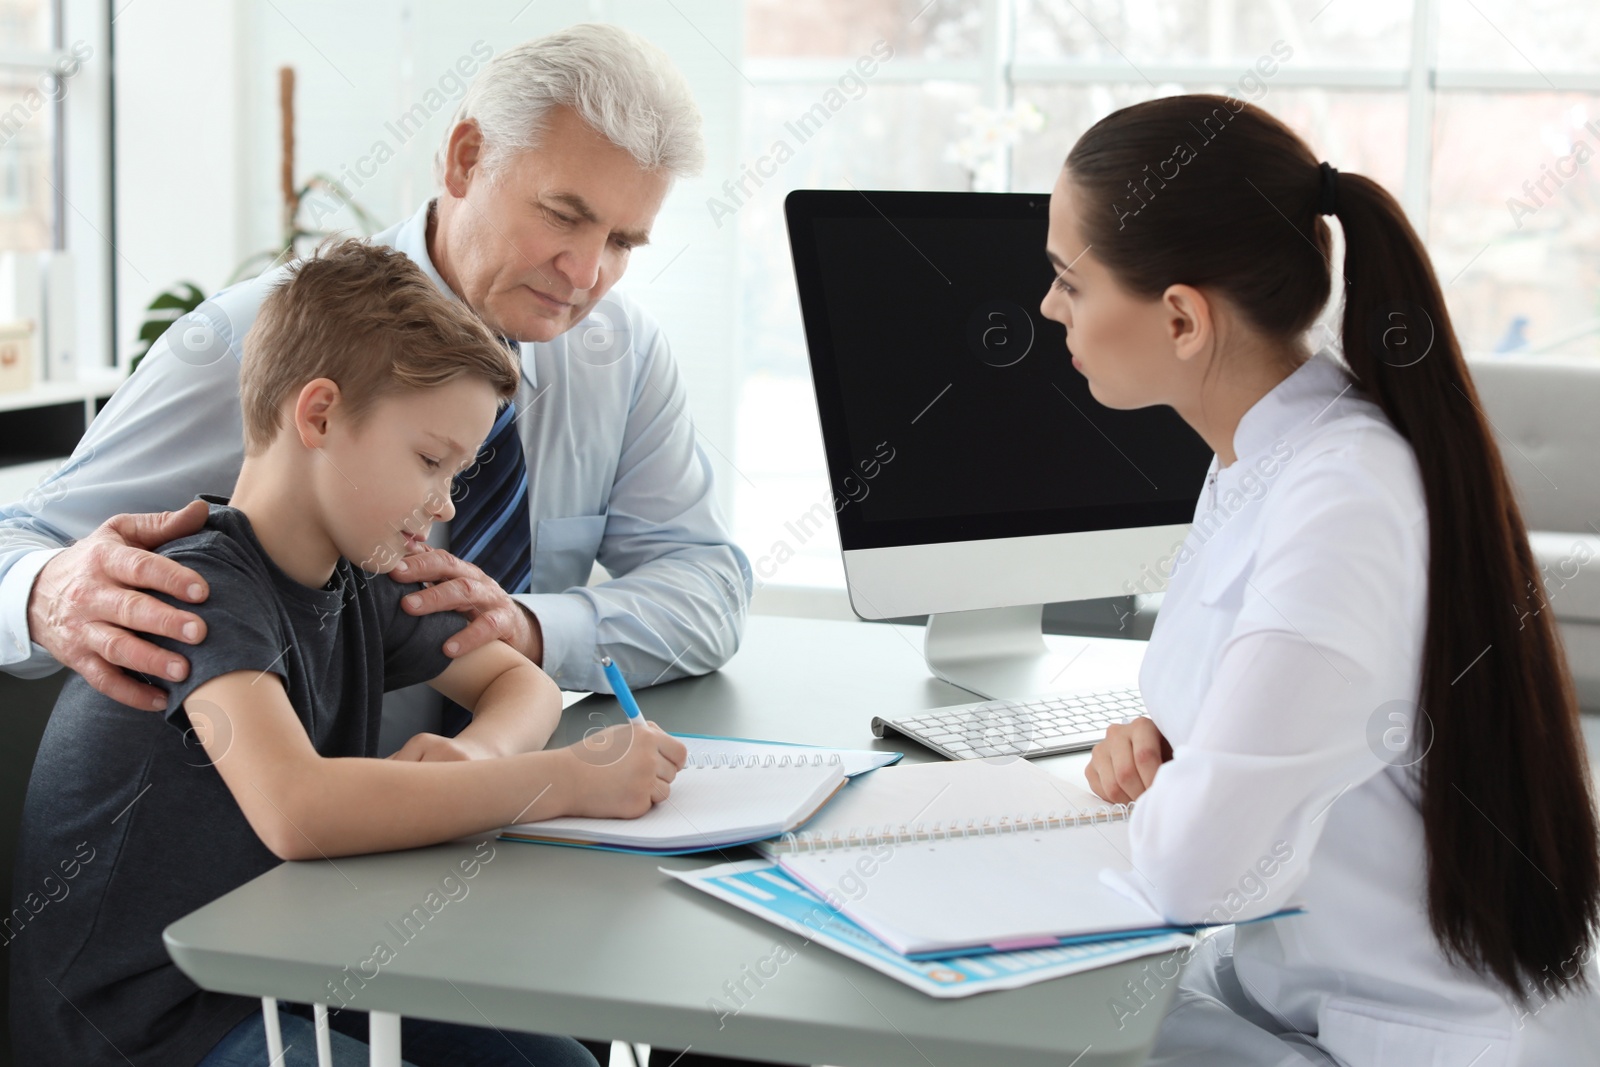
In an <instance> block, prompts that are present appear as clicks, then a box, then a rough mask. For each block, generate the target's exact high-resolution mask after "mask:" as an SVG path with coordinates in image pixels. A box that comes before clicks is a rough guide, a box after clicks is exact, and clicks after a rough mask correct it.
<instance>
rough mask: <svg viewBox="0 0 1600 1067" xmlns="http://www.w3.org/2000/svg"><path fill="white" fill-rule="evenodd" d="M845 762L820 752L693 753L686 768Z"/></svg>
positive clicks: (802, 765) (782, 765)
mask: <svg viewBox="0 0 1600 1067" xmlns="http://www.w3.org/2000/svg"><path fill="white" fill-rule="evenodd" d="M843 762H844V761H843V760H842V759H840V758H839V753H837V752H818V753H814V754H812V755H805V754H801V753H793V754H791V753H788V752H785V753H784V754H782V755H774V754H772V753H770V752H766V753H762V752H692V753H690V754H689V758H688V760H686V761H685V763H684V766H686V767H704V768H707V769H711V770H715V769H717V768H729V769H735V770H748V769H750V768H752V767H828V766H832V765H834V764H838V763H843Z"/></svg>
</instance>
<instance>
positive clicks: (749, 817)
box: [500, 749, 846, 855]
mask: <svg viewBox="0 0 1600 1067" xmlns="http://www.w3.org/2000/svg"><path fill="white" fill-rule="evenodd" d="M845 770H846V765H845V763H844V761H843V760H842V759H841V758H840V754H839V753H837V752H818V753H812V752H807V751H805V750H804V749H799V750H796V751H794V752H783V753H775V752H764V753H749V752H723V751H691V753H690V755H689V760H688V762H687V763H686V764H685V765H684V768H683V769H682V770H681V771H679V772H678V776H677V778H676V779H674V781H673V783H672V794H671V795H670V796H669V797H667V799H666V800H663V801H661V802H660V803H658V804H656V805H654V806H653V807H652V808H651V809H650V810H649V811H647V812H645V813H644V814H643V815H641V816H639V817H638V818H637V819H593V818H584V817H579V816H564V817H562V818H557V819H543V820H540V821H538V822H525V823H518V824H516V825H514V826H507V827H506V828H505V829H503V830H501V831H500V837H501V838H502V839H504V840H508V841H529V842H534V843H538V844H551V845H579V846H585V847H591V848H607V849H613V850H618V851H626V852H651V853H656V854H658V855H675V854H680V853H685V852H704V851H708V850H710V849H717V848H727V847H729V846H732V845H743V844H749V843H750V842H752V841H758V840H760V839H762V838H765V837H772V836H773V835H775V834H782V833H784V832H785V831H787V830H792V829H794V828H795V827H797V826H799V825H801V824H802V823H804V822H805V821H806V820H807V819H810V818H811V817H812V816H813V815H815V814H816V813H817V810H818V809H819V808H821V807H822V806H823V805H824V804H826V803H827V802H828V799H829V798H830V797H832V796H833V795H834V793H836V792H837V791H838V790H839V787H840V786H841V785H842V784H843V783H844V781H845Z"/></svg>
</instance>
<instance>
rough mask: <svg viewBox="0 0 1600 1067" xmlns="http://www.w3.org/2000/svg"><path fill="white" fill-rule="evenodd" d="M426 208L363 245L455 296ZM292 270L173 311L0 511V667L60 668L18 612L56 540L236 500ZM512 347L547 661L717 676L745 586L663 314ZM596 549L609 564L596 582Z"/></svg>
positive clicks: (731, 646)
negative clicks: (272, 309)
mask: <svg viewBox="0 0 1600 1067" xmlns="http://www.w3.org/2000/svg"><path fill="white" fill-rule="evenodd" d="M428 211H429V205H426V204H425V205H423V207H422V208H420V209H419V210H418V211H417V212H416V214H414V215H412V216H411V217H410V218H409V219H407V220H405V221H404V222H401V223H399V224H398V225H396V226H393V227H391V228H390V229H388V230H386V231H384V232H383V233H380V234H378V235H377V236H375V237H373V238H372V240H373V241H374V242H375V243H380V244H386V245H390V246H392V247H394V248H397V249H399V250H400V251H402V252H404V253H405V254H406V255H407V256H409V257H410V258H411V259H412V260H414V261H415V262H416V263H417V264H418V265H419V266H420V267H421V268H422V270H423V272H424V273H426V274H427V275H428V277H430V278H432V279H433V282H434V284H436V285H438V286H439V288H440V289H442V290H444V291H446V292H449V287H448V286H446V285H445V282H444V280H443V279H442V278H441V277H440V276H439V273H438V271H437V270H435V269H434V266H433V262H432V260H431V259H430V258H429V256H428V248H427V219H428ZM286 269H287V268H278V269H277V270H275V271H272V272H270V273H268V274H266V275H263V276H262V277H260V278H256V279H252V280H250V281H245V282H241V283H239V284H237V285H234V286H231V287H229V288H227V289H224V290H223V291H222V292H220V293H217V294H216V295H215V296H213V297H211V298H210V299H209V300H207V301H206V302H205V303H204V304H203V305H201V307H200V308H198V309H196V311H195V312H194V313H192V314H190V315H187V316H185V317H183V318H182V319H179V320H178V321H177V322H176V323H174V324H173V326H172V327H171V328H170V329H168V330H167V332H166V333H165V334H163V335H162V337H161V339H160V340H158V341H157V342H156V343H155V345H154V346H152V347H151V349H150V352H149V354H148V355H147V356H146V357H145V359H144V360H143V362H142V363H141V364H140V366H139V369H138V371H137V372H136V373H135V374H133V375H132V376H131V377H130V378H129V379H128V381H127V382H125V383H123V385H122V386H121V387H120V388H119V389H118V390H117V391H116V393H115V395H113V396H112V397H111V399H110V401H109V402H108V403H107V404H106V406H105V408H104V409H103V410H102V411H101V412H100V414H99V415H98V416H97V417H96V418H95V420H94V421H93V423H92V424H91V425H90V426H89V430H88V432H87V433H86V434H85V435H84V437H83V439H82V441H81V442H79V444H78V447H77V449H76V451H75V452H74V453H73V455H72V457H71V459H70V460H69V461H68V462H67V463H66V464H65V465H64V466H63V467H62V468H61V469H60V470H59V471H57V472H56V473H55V474H53V475H51V476H49V477H47V478H45V479H44V480H42V481H41V482H40V484H39V486H38V487H37V488H35V489H34V490H33V491H32V492H30V493H29V495H28V496H27V497H26V498H24V499H23V500H22V501H21V502H19V503H15V504H11V505H9V506H6V507H3V508H0V669H3V670H5V671H7V672H9V673H11V674H14V675H17V676H18V677H23V678H32V677H41V676H43V675H46V674H49V673H51V672H52V671H54V670H55V669H56V668H57V667H58V666H59V664H57V663H56V661H55V659H54V658H53V657H51V656H50V655H49V653H47V652H46V651H45V650H44V649H43V648H42V647H41V646H40V645H38V644H37V643H36V642H33V641H32V640H31V639H30V635H29V632H28V620H27V602H28V595H29V590H30V589H31V587H32V585H33V582H34V578H35V576H36V575H37V574H38V572H39V569H40V568H41V567H43V566H44V564H45V563H46V562H47V561H48V560H49V559H50V557H51V556H53V555H54V554H55V552H57V551H60V550H61V548H63V547H65V546H66V545H68V544H70V543H72V541H74V540H76V539H78V538H81V537H83V536H85V535H87V534H89V533H91V532H92V531H93V530H94V529H95V528H96V527H97V526H99V525H100V524H101V523H102V522H104V521H105V520H106V519H107V518H109V517H111V516H112V515H115V514H117V513H119V512H154V511H166V510H172V509H177V508H181V507H183V506H184V505H185V504H188V503H189V502H190V501H191V500H193V499H194V498H195V495H196V494H197V493H202V492H212V493H220V494H224V495H231V494H232V492H233V488H234V483H235V481H236V480H237V479H238V475H239V469H240V466H241V465H242V463H243V459H244V437H243V432H244V431H243V423H242V420H241V413H240V408H239V358H240V355H241V353H242V351H243V349H242V346H241V342H242V340H243V338H244V336H245V333H246V332H247V331H248V330H249V328H250V325H251V324H252V323H253V322H254V321H255V316H256V312H257V310H258V308H259V307H260V306H261V301H262V299H263V297H264V296H265V295H266V293H267V292H268V291H269V290H270V288H271V287H272V286H273V285H274V284H275V283H276V282H278V281H280V280H281V279H282V277H283V274H284V271H285V270H286ZM521 349H522V370H523V383H522V386H521V391H520V393H519V395H518V398H517V402H518V404H520V405H521V410H522V411H523V412H524V414H523V415H522V416H521V417H520V418H519V419H518V422H517V426H518V429H519V431H520V435H521V438H522V446H523V449H524V450H525V453H526V456H527V463H528V479H529V484H528V497H527V500H528V521H529V522H530V523H532V524H533V585H532V588H533V592H531V593H526V594H518V595H517V596H516V599H517V600H518V601H519V602H520V603H522V604H524V605H526V606H527V607H528V608H529V609H531V610H532V611H533V613H534V615H535V616H536V617H537V618H538V620H539V625H540V627H541V629H542V630H543V631H544V668H545V670H546V672H547V673H549V675H550V676H551V677H552V678H553V679H555V681H556V682H557V684H559V685H560V686H561V687H562V688H565V689H583V690H591V691H598V692H609V691H610V686H609V685H608V684H607V682H606V680H605V675H604V674H603V672H602V671H601V669H600V667H599V665H598V663H597V662H596V657H597V650H603V651H604V653H605V654H607V655H609V656H611V658H612V659H613V660H615V661H616V662H617V664H618V666H620V667H621V668H622V671H623V674H624V675H625V677H626V678H627V680H628V682H629V684H630V685H635V686H648V685H652V684H654V683H657V682H664V681H669V680H671V679H673V678H677V677H682V676H684V675H691V674H703V673H705V672H707V671H712V670H716V669H717V668H718V667H720V666H721V665H722V664H723V663H724V662H726V661H727V659H728V657H729V656H731V655H732V654H733V653H734V650H735V649H737V648H738V645H739V637H740V634H741V632H742V631H743V627H744V620H745V616H746V613H747V610H748V608H749V603H750V595H751V591H752V583H753V580H752V577H751V572H750V562H749V560H748V558H747V557H746V556H745V554H744V553H743V552H742V551H740V549H739V548H738V547H737V546H736V545H734V544H733V542H732V540H731V539H730V537H729V534H728V529H727V523H726V521H725V520H724V518H723V515H722V513H721V509H720V508H719V506H718V505H717V502H716V497H715V493H714V484H713V483H714V479H713V474H712V469H711V464H710V462H709V461H708V460H707V459H706V454H705V452H704V450H702V449H701V448H700V446H699V444H698V443H697V442H696V440H695V431H694V425H693V423H692V421H691V420H690V417H689V413H688V411H687V407H686V405H687V400H688V398H687V396H686V394H685V390H684V384H683V380H682V378H681V377H680V376H679V374H678V368H677V365H676V363H674V361H673V359H672V354H671V350H670V347H669V345H668V343H667V338H666V336H665V335H664V334H663V332H662V330H661V328H660V326H659V325H658V324H657V323H656V322H655V320H654V319H653V318H651V316H650V315H649V314H647V313H646V312H645V311H644V310H643V309H642V308H640V307H639V305H638V304H636V303H635V302H634V301H633V300H632V299H630V298H629V297H628V296H627V295H625V294H623V293H621V292H618V291H616V290H613V291H612V292H611V293H609V294H608V295H607V296H606V297H605V298H604V299H603V300H601V301H600V302H599V304H597V305H596V307H595V308H594V310H593V311H592V312H591V313H590V315H589V317H588V318H587V319H585V320H584V321H583V322H581V323H579V324H578V325H577V326H575V327H573V328H572V329H571V330H568V331H567V332H566V333H564V334H562V335H561V336H559V337H557V338H555V339H554V340H552V341H548V342H538V343H524V344H523V345H522V346H521ZM429 540H430V543H432V544H434V545H436V546H438V547H441V548H448V547H449V542H448V524H447V523H442V522H439V523H435V524H434V525H433V529H432V535H431V536H430V538H429ZM596 559H598V560H599V562H600V564H601V566H603V567H604V568H605V569H606V571H607V572H608V573H609V574H611V575H614V576H615V577H613V578H611V579H610V580H609V581H605V582H602V583H598V584H596V585H594V586H587V585H586V584H585V583H586V582H587V581H588V578H589V574H590V570H591V568H592V567H593V565H594V563H595V561H596ZM430 692H431V691H430Z"/></svg>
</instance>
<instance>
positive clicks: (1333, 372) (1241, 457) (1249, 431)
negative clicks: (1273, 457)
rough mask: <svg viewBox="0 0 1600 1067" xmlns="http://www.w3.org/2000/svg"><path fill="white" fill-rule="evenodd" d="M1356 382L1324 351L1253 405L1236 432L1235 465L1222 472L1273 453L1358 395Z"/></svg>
mask: <svg viewBox="0 0 1600 1067" xmlns="http://www.w3.org/2000/svg"><path fill="white" fill-rule="evenodd" d="M1354 386H1355V381H1354V379H1352V378H1351V377H1350V374H1349V372H1348V371H1346V370H1345V369H1344V367H1342V366H1341V365H1340V364H1339V363H1338V362H1337V360H1336V358H1335V357H1334V355H1333V353H1332V352H1330V351H1328V350H1327V349H1321V350H1319V351H1318V352H1316V353H1315V354H1313V355H1312V357H1311V358H1310V359H1308V360H1306V361H1305V362H1304V363H1302V364H1301V365H1300V366H1299V367H1298V368H1296V369H1295V371H1294V373H1293V374H1290V375H1289V376H1288V377H1287V378H1285V379H1284V380H1283V381H1281V382H1279V383H1278V384H1277V385H1275V386H1273V388H1272V389H1271V390H1270V391H1269V392H1268V393H1267V394H1266V395H1265V396H1263V397H1262V398H1261V399H1260V400H1257V401H1256V402H1255V403H1254V404H1253V405H1251V407H1250V410H1248V411H1246V412H1245V413H1244V415H1243V417H1242V418H1240V419H1239V425H1238V427H1237V428H1236V429H1235V430H1234V431H1233V453H1234V456H1235V457H1236V458H1235V459H1234V461H1233V463H1231V464H1229V465H1228V466H1227V467H1225V468H1222V472H1223V473H1224V474H1225V473H1226V472H1228V471H1230V470H1232V469H1233V468H1235V467H1240V466H1241V461H1245V462H1244V466H1248V465H1249V462H1248V461H1249V460H1251V459H1252V458H1253V457H1256V456H1259V455H1260V454H1262V453H1264V452H1267V451H1270V450H1271V449H1272V447H1273V446H1274V445H1275V444H1276V443H1277V442H1279V441H1282V440H1284V439H1285V438H1286V437H1287V436H1288V435H1289V434H1290V433H1291V432H1292V431H1294V430H1295V429H1297V428H1299V427H1301V426H1303V425H1305V424H1306V423H1308V422H1312V421H1315V420H1318V419H1321V418H1323V417H1324V413H1325V412H1327V411H1328V409H1329V408H1330V407H1331V406H1332V405H1333V403H1334V402H1335V401H1336V400H1338V399H1341V398H1348V397H1350V396H1351V395H1354V394H1355V393H1356V390H1355V388H1354Z"/></svg>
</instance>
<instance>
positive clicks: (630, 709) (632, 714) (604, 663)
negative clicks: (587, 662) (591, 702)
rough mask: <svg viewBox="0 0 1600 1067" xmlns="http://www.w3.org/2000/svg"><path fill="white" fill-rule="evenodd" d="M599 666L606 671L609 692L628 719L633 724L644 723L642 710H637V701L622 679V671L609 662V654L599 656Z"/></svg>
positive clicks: (639, 724)
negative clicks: (609, 687) (609, 685)
mask: <svg viewBox="0 0 1600 1067" xmlns="http://www.w3.org/2000/svg"><path fill="white" fill-rule="evenodd" d="M600 666H601V668H602V669H603V670H604V671H605V672H606V680H607V681H608V682H610V683H611V692H612V694H613V695H614V696H615V697H616V698H617V703H618V704H621V705H622V710H623V711H625V712H627V713H628V721H629V722H631V723H633V724H634V725H635V726H642V725H644V712H642V711H640V710H639V702H638V701H637V700H634V699H633V691H632V690H630V689H629V688H628V683H627V682H625V681H623V680H622V671H620V670H618V669H617V665H616V664H615V663H612V662H611V657H610V656H601V657H600Z"/></svg>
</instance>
